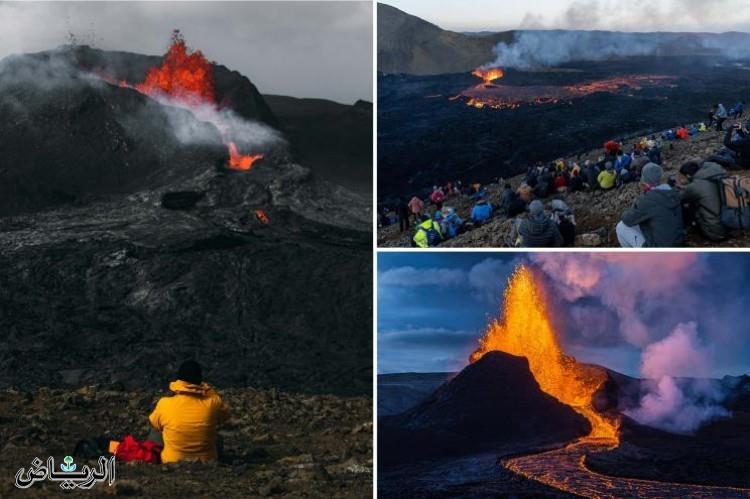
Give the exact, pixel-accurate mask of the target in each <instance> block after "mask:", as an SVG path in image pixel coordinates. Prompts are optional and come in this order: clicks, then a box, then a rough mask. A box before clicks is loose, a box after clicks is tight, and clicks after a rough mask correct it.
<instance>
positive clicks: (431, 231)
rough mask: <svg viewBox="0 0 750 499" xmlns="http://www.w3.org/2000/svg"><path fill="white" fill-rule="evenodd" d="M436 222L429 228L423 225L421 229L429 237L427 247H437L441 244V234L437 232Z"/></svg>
mask: <svg viewBox="0 0 750 499" xmlns="http://www.w3.org/2000/svg"><path fill="white" fill-rule="evenodd" d="M434 223H435V222H432V224H430V226H429V227H428V228H424V227H422V226H421V225H420V226H419V228H420V229H421V230H423V231H424V233H425V235H426V236H427V245H428V246H437V244H438V243H439V242H440V239H441V237H440V233H439V232H438V231H437V230H435V227H434V225H433V224H434Z"/></svg>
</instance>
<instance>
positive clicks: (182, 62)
mask: <svg viewBox="0 0 750 499" xmlns="http://www.w3.org/2000/svg"><path fill="white" fill-rule="evenodd" d="M105 79H106V80H107V81H109V82H110V83H114V82H113V81H112V79H111V78H107V77H105ZM117 84H119V85H120V86H121V87H128V88H133V89H135V90H138V91H139V92H141V93H143V94H146V95H148V96H150V97H154V98H166V99H168V100H169V101H171V102H173V103H176V104H179V105H181V106H183V107H186V108H187V109H190V110H192V111H196V109H197V108H200V107H201V106H205V105H208V106H209V107H210V108H212V109H217V108H218V106H217V103H216V94H215V90H214V72H213V67H212V65H211V62H210V61H209V60H208V59H206V57H205V56H204V55H203V53H202V52H201V51H200V50H195V51H193V52H191V51H190V49H189V48H188V46H187V44H186V43H185V39H184V38H183V36H182V34H181V33H180V31H179V30H174V31H173V32H172V43H171V45H170V47H169V50H168V51H167V53H166V54H165V55H164V60H163V62H162V64H161V65H160V66H154V67H152V68H150V69H149V70H148V73H147V74H146V78H145V79H144V81H143V82H142V83H135V84H131V83H128V82H127V81H125V80H120V81H119V82H117ZM197 114H203V113H201V112H200V111H197ZM208 121H215V120H212V119H210V118H209V119H208ZM214 124H215V125H216V126H217V128H218V129H219V130H220V131H221V133H222V135H223V136H224V142H225V144H226V145H227V148H228V150H229V161H228V163H227V166H228V167H229V168H231V169H233V170H250V169H251V168H252V166H253V164H254V163H255V162H256V161H258V160H260V159H262V158H263V155H262V154H241V153H240V152H239V150H238V149H237V145H236V143H235V142H234V141H231V140H229V139H228V138H227V137H226V128H227V127H226V126H225V124H223V123H221V122H218V123H214Z"/></svg>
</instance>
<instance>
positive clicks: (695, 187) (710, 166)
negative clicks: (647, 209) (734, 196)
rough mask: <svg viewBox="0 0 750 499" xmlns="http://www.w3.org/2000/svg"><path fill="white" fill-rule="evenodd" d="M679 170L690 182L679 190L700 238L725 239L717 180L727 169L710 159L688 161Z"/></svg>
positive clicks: (725, 233)
mask: <svg viewBox="0 0 750 499" xmlns="http://www.w3.org/2000/svg"><path fill="white" fill-rule="evenodd" d="M680 173H681V174H683V175H684V176H685V178H687V180H688V182H689V183H688V184H687V186H685V188H684V189H683V190H682V192H681V193H680V197H681V199H682V202H683V207H684V208H685V210H686V211H687V213H688V214H689V215H690V218H691V219H693V220H695V223H696V225H697V226H698V229H699V230H700V232H701V234H703V237H705V238H706V239H708V240H710V241H722V240H724V239H726V237H727V235H728V231H727V229H726V227H724V224H722V223H721V194H720V193H719V189H718V187H717V184H716V182H717V180H718V179H720V178H722V177H725V176H726V175H727V172H726V171H725V170H724V169H723V168H722V167H721V166H719V165H718V164H716V163H712V162H710V161H707V162H705V163H703V164H702V165H699V164H698V163H696V162H694V161H690V162H688V163H685V164H684V165H682V167H681V168H680ZM687 217H688V215H686V218H687Z"/></svg>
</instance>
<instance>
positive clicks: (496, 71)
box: [471, 68, 505, 84]
mask: <svg viewBox="0 0 750 499" xmlns="http://www.w3.org/2000/svg"><path fill="white" fill-rule="evenodd" d="M471 74H473V75H474V76H476V77H477V78H481V79H483V80H484V83H485V84H490V83H492V82H493V81H495V80H499V79H500V78H502V77H503V76H505V73H504V72H503V70H502V68H487V69H482V68H477V69H475V70H474V71H472V72H471Z"/></svg>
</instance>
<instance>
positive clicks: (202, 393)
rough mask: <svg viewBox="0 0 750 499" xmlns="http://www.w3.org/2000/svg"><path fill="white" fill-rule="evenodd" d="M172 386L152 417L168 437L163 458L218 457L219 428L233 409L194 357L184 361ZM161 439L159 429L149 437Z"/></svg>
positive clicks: (156, 425)
mask: <svg viewBox="0 0 750 499" xmlns="http://www.w3.org/2000/svg"><path fill="white" fill-rule="evenodd" d="M169 389H170V390H171V391H172V392H174V395H172V396H171V397H162V398H161V399H159V402H158V403H157V404H156V408H155V409H154V412H152V413H151V415H150V416H149V417H148V420H149V422H150V423H151V426H152V427H153V429H154V430H155V431H156V432H161V439H162V440H163V441H164V450H163V451H162V453H161V461H162V462H163V463H171V462H176V461H215V460H216V459H218V451H217V436H216V428H217V427H218V426H219V425H221V424H222V423H225V422H226V421H227V420H229V416H230V411H229V407H228V406H227V405H226V404H225V403H224V401H222V399H221V397H220V396H219V394H218V393H216V392H215V391H214V390H213V388H211V387H210V386H209V385H208V384H207V383H204V382H203V374H202V370H201V366H200V364H198V363H197V362H195V361H194V360H188V361H185V362H183V363H182V365H181V366H180V368H179V370H178V372H177V380H176V381H172V382H171V383H170V384H169ZM158 439H159V435H158V433H157V434H156V435H154V432H152V436H150V437H149V440H155V441H158Z"/></svg>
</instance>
